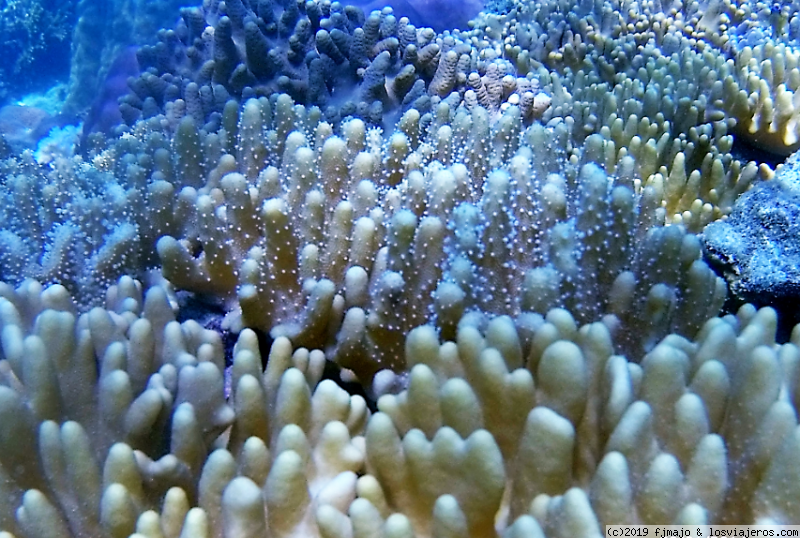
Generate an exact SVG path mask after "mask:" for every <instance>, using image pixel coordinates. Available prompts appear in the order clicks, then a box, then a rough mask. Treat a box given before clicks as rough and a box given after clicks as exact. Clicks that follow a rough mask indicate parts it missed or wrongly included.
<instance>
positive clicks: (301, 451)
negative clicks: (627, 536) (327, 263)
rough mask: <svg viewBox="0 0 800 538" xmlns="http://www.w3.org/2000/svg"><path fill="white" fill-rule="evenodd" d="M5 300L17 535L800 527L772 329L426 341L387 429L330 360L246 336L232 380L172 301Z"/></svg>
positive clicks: (763, 318)
mask: <svg viewBox="0 0 800 538" xmlns="http://www.w3.org/2000/svg"><path fill="white" fill-rule="evenodd" d="M0 297H2V298H0V324H2V334H3V339H2V346H1V347H0V349H1V350H2V354H3V355H2V356H3V360H2V361H0V367H2V368H1V371H2V380H3V385H2V387H0V416H1V417H2V419H3V425H4V427H3V429H2V430H0V471H2V473H3V480H2V482H0V484H1V485H2V493H3V495H2V496H0V499H2V503H3V504H2V506H0V528H2V529H3V530H4V531H5V534H3V536H6V537H9V536H16V537H17V538H27V537H30V538H34V537H36V538H38V537H41V536H82V535H92V536H101V535H102V536H120V537H127V536H135V537H136V538H141V537H143V536H147V537H150V536H194V537H209V538H210V537H215V536H220V537H229V538H234V537H237V538H240V537H242V536H254V537H255V536H264V535H279V536H306V537H348V536H359V535H365V534H364V533H366V532H367V530H369V533H370V534H369V535H370V536H381V537H392V536H408V537H413V536H419V537H422V536H443V535H444V536H475V537H478V536H497V535H498V534H497V533H498V532H499V533H502V535H503V536H529V537H530V536H566V535H569V536H578V537H581V536H586V537H590V536H600V535H601V531H600V529H601V525H605V524H615V523H666V522H678V523H685V524H705V523H710V522H725V523H731V522H744V521H759V522H762V523H764V522H774V523H794V524H797V523H798V520H797V517H798V514H800V510H798V507H799V506H800V491H798V489H797V484H798V482H797V480H796V472H797V469H798V467H797V457H798V454H800V446H798V434H797V431H798V430H797V415H796V411H795V409H796V405H797V388H796V387H797V380H798V372H800V369H799V368H798V366H800V351H798V347H797V341H798V334H797V331H796V334H793V337H792V342H791V343H786V344H783V345H778V344H776V343H775V340H774V337H775V324H776V317H775V313H774V311H772V310H770V309H763V310H760V311H756V310H755V309H753V308H752V307H745V308H743V309H741V310H740V311H739V313H738V315H737V316H727V317H725V318H715V319H711V320H710V321H708V322H707V323H706V324H705V325H704V326H703V327H702V330H701V331H700V333H699V335H698V338H697V340H695V341H691V340H687V339H685V338H681V337H678V336H676V335H671V336H669V337H667V338H665V339H664V340H663V341H661V342H660V343H659V344H658V345H657V346H656V347H655V348H653V349H652V351H650V352H649V353H647V354H646V355H644V356H641V357H638V356H637V357H632V358H634V359H636V360H637V362H638V361H639V360H640V362H638V363H637V362H630V361H629V360H626V358H625V357H623V356H620V355H616V354H615V353H614V352H615V343H614V340H613V338H612V336H611V333H610V332H609V329H608V327H607V326H606V325H605V324H603V323H597V322H595V323H591V324H587V325H583V326H579V324H578V323H576V321H575V320H574V319H573V318H572V316H570V314H569V313H568V312H567V311H565V310H563V309H553V310H550V311H549V312H548V313H547V315H546V316H545V317H544V318H541V319H540V321H539V324H538V326H536V327H531V326H530V325H528V324H527V323H526V322H523V321H522V320H521V319H520V318H518V319H517V320H514V319H512V318H510V317H508V316H499V317H496V318H494V319H493V320H492V321H491V322H489V323H488V324H485V325H484V324H479V325H475V323H474V321H475V320H474V319H472V320H470V319H467V318H465V319H464V320H462V323H460V324H459V329H458V334H457V336H456V338H455V340H454V341H450V342H440V340H439V338H438V337H437V334H436V331H435V330H434V329H433V327H431V326H421V327H418V328H416V329H414V330H413V331H411V332H410V333H409V334H408V336H407V339H406V341H405V361H406V368H408V370H409V371H410V374H409V378H408V388H407V389H405V390H403V391H401V392H399V393H398V394H396V395H385V396H383V397H382V398H381V399H380V400H379V401H378V409H379V411H378V412H376V413H370V411H369V410H368V409H367V407H366V405H365V402H364V400H363V399H362V398H360V397H359V396H350V395H348V394H347V393H346V392H345V391H343V390H342V389H341V388H339V387H337V386H336V385H335V384H334V383H333V382H331V381H329V380H326V381H320V377H321V373H322V366H323V364H324V361H325V358H324V353H323V352H321V351H320V350H309V349H306V348H298V349H293V346H292V345H291V344H290V342H289V341H288V340H287V339H286V338H284V337H280V338H277V339H276V340H275V341H274V343H273V344H272V346H271V349H270V350H269V357H268V359H267V367H266V369H262V353H266V350H261V349H260V348H259V344H258V340H257V338H256V335H255V334H254V333H253V332H252V331H250V330H245V331H243V332H242V333H241V334H240V336H239V338H238V341H237V343H236V345H235V348H234V359H233V364H232V366H231V367H230V368H229V369H227V370H226V371H225V372H224V373H223V356H222V353H223V352H222V348H221V342H220V340H219V337H218V335H217V334H216V333H214V332H212V331H208V330H204V329H202V328H201V327H199V326H198V325H197V323H195V322H192V321H186V322H183V323H178V322H177V321H175V313H176V312H175V310H174V308H173V307H172V306H171V302H170V290H169V288H164V287H161V286H154V287H151V288H150V289H149V290H148V291H147V292H146V294H145V295H143V294H142V288H141V285H140V284H139V283H138V282H136V281H134V280H132V279H130V278H127V277H126V278H122V279H120V281H119V282H118V283H117V284H116V285H115V286H113V287H111V288H110V289H109V292H108V295H107V299H106V306H105V308H99V307H98V308H94V309H92V310H91V311H89V312H88V313H85V314H82V315H79V316H77V315H76V314H75V313H74V312H75V305H74V304H73V303H72V302H71V299H70V297H69V295H68V293H67V292H66V290H65V289H64V288H63V287H62V286H59V285H54V286H51V287H49V288H46V289H42V287H41V286H40V285H38V284H36V283H35V282H32V281H26V282H25V283H23V284H22V285H21V286H20V287H18V288H17V289H13V288H11V287H9V286H4V287H2V289H0ZM521 323H522V324H521ZM226 380H227V381H226ZM226 384H228V385H229V386H230V387H231V394H230V396H229V397H228V398H226V393H225V386H226ZM31 454H36V455H37V457H34V458H32V457H31ZM665 493H668V494H665ZM17 508H18V509H17ZM445 531H448V532H449V534H442V533H443V532H445ZM8 533H13V534H8Z"/></svg>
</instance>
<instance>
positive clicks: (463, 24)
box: [350, 0, 483, 32]
mask: <svg viewBox="0 0 800 538" xmlns="http://www.w3.org/2000/svg"><path fill="white" fill-rule="evenodd" d="M350 3H351V4H353V5H356V6H358V7H360V8H362V9H363V10H364V12H365V13H367V14H369V13H370V12H371V11H372V10H376V9H377V10H380V9H382V8H384V7H386V6H389V7H391V8H392V9H394V12H395V13H396V14H397V16H398V17H408V20H409V21H410V22H411V24H413V25H414V26H417V27H426V26H427V27H430V28H433V29H434V30H436V31H437V32H444V31H445V30H454V29H459V30H466V29H468V28H469V21H471V20H472V19H474V18H475V16H476V15H477V14H478V13H480V11H481V10H482V9H483V2H482V1H481V0H465V1H462V0H356V1H354V2H350Z"/></svg>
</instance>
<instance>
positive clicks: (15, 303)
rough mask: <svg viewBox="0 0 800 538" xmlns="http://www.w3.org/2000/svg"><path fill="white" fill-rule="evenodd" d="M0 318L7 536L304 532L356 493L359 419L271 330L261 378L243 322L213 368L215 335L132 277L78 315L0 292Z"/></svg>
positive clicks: (35, 291) (317, 358)
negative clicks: (322, 512) (322, 509)
mask: <svg viewBox="0 0 800 538" xmlns="http://www.w3.org/2000/svg"><path fill="white" fill-rule="evenodd" d="M0 312H2V314H0V319H1V321H0V323H2V334H3V335H4V336H3V339H2V355H1V356H2V360H0V371H2V386H1V387H0V414H2V417H3V428H2V429H1V430H0V431H2V435H1V436H0V452H2V456H0V473H2V476H3V480H2V493H3V495H2V498H3V501H2V503H3V504H2V506H0V527H2V528H3V529H4V530H5V531H8V532H12V533H13V534H14V535H15V536H17V537H29V538H34V537H37V538H39V537H43V536H61V537H66V536H113V537H117V536H120V537H127V536H129V535H133V534H134V532H136V533H138V536H179V535H180V536H209V537H211V536H231V537H232V536H243V535H250V534H246V533H252V532H256V531H258V529H259V528H261V529H264V528H266V526H269V528H270V530H271V532H273V533H275V535H280V536H313V535H316V532H317V531H316V525H315V523H314V513H315V511H316V509H317V507H318V506H319V505H321V504H325V505H330V506H332V507H335V508H339V509H344V508H345V507H346V506H347V504H348V503H349V502H350V501H351V500H352V499H354V498H355V494H356V479H357V476H356V474H355V473H356V472H359V471H361V470H362V469H363V465H364V457H365V449H364V440H363V437H360V435H361V434H362V433H363V431H364V427H365V424H366V420H367V417H368V415H369V412H368V410H367V409H366V406H365V402H364V400H363V399H362V398H360V397H358V396H350V395H348V394H347V393H345V392H344V391H343V390H342V389H340V388H338V387H337V386H336V385H335V384H334V383H333V382H331V381H322V382H320V378H321V376H322V369H323V367H324V356H323V355H322V354H321V352H319V351H312V352H309V351H308V350H305V349H295V350H293V349H292V347H291V345H290V344H289V342H288V340H286V339H285V338H279V339H277V340H276V341H275V343H274V344H273V346H272V348H271V350H270V352H269V359H268V367H267V369H266V371H263V370H262V360H261V350H260V349H259V347H258V342H257V338H256V336H255V334H253V333H252V332H251V331H244V332H243V333H242V334H241V335H240V336H239V339H238V341H237V344H236V347H235V349H234V358H233V364H232V366H231V367H230V368H229V369H228V370H225V364H224V354H223V348H222V344H221V341H220V339H219V335H218V334H217V333H215V332H212V331H209V330H206V329H203V328H202V327H201V326H200V325H198V324H197V323H196V322H194V321H187V322H183V323H178V322H177V321H175V312H174V311H173V309H172V307H171V306H170V303H169V298H168V294H167V293H166V290H165V289H164V288H161V287H152V288H150V289H149V290H148V291H147V293H146V294H144V295H143V292H142V288H141V285H140V284H139V283H138V282H136V281H133V280H132V279H130V278H123V279H121V280H120V282H119V283H118V284H117V285H116V286H114V287H113V288H111V289H110V290H109V293H108V299H107V309H104V308H95V309H94V310H92V311H90V312H89V313H87V314H83V315H81V316H76V315H75V314H74V306H73V304H72V302H71V299H70V297H69V295H68V294H67V293H66V291H65V289H64V288H63V287H61V286H51V287H49V288H47V289H42V287H41V286H39V285H38V284H36V283H35V282H32V281H26V282H25V283H24V284H23V285H22V286H21V287H19V288H18V289H16V290H14V289H11V288H9V287H5V288H4V289H3V290H2V298H0ZM225 377H228V378H229V381H228V383H229V386H230V387H231V391H230V393H226V391H225V388H224V386H225ZM18 507H19V510H17V508H18ZM265 518H266V519H265ZM254 521H255V522H256V523H254ZM182 527H183V530H182V531H181V528H182ZM242 533H245V534H242Z"/></svg>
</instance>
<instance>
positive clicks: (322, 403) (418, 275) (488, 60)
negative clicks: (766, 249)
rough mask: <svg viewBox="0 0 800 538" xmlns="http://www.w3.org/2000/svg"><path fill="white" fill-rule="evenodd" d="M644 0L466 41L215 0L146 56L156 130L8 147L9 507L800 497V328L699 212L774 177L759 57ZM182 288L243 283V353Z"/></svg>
mask: <svg viewBox="0 0 800 538" xmlns="http://www.w3.org/2000/svg"><path fill="white" fill-rule="evenodd" d="M614 7H618V6H616V4H614V3H612V2H609V3H605V4H604V3H601V2H594V3H586V4H581V5H580V6H578V7H577V8H576V9H572V8H575V6H574V5H573V4H571V3H568V2H565V1H560V0H559V1H555V0H554V1H548V2H540V3H537V4H536V5H535V6H534V5H530V6H527V5H524V4H522V3H517V4H515V7H514V8H513V9H512V10H511V11H510V12H509V13H508V14H507V15H485V16H482V17H481V18H479V19H478V20H477V23H476V25H475V26H474V27H473V29H472V30H470V31H468V32H454V33H452V34H449V35H448V34H444V35H437V34H435V33H434V32H432V31H430V30H429V29H418V28H414V27H413V26H412V25H410V24H409V23H408V21H407V20H405V19H404V18H402V17H399V14H397V15H395V14H394V13H393V12H392V11H391V10H388V9H386V10H383V11H381V12H373V13H371V14H369V15H368V16H367V17H366V18H364V17H363V14H361V13H360V12H358V11H357V10H354V9H353V8H350V7H344V6H342V5H340V4H338V3H328V2H326V1H320V2H317V1H315V0H312V1H309V2H304V3H295V2H293V1H291V0H289V1H285V2H277V3H272V2H264V1H262V2H258V3H257V4H253V3H252V2H239V1H238V0H230V1H226V2H224V3H223V2H219V3H217V2H207V3H206V4H205V5H204V6H203V7H201V8H190V9H186V10H184V11H183V12H182V20H181V21H180V22H179V24H178V26H177V27H176V28H175V29H174V30H165V31H163V32H160V34H159V43H158V44H156V45H155V46H153V47H149V48H145V49H143V50H142V52H141V54H140V60H141V61H142V64H143V65H144V67H145V69H146V70H145V72H144V73H143V74H142V76H141V77H139V78H136V79H132V80H131V81H130V85H131V90H132V93H131V94H130V95H129V96H127V97H126V98H125V99H124V100H123V103H122V105H121V107H122V108H121V111H122V113H123V116H124V117H125V118H126V121H127V126H125V127H123V128H122V130H121V131H122V132H123V133H124V134H123V135H122V136H121V137H119V138H118V139H112V140H106V139H104V138H103V137H102V136H98V135H95V136H91V137H89V138H88V141H89V144H87V147H85V148H84V150H85V157H84V158H85V162H83V161H82V160H81V159H79V158H78V159H76V160H72V161H70V160H67V159H63V158H57V159H56V160H55V161H54V162H53V163H52V166H51V168H50V169H49V170H47V169H42V168H36V167H35V166H34V165H33V163H32V161H31V160H30V158H28V157H23V158H22V159H19V158H13V159H10V160H7V161H6V162H5V166H6V168H5V170H6V171H7V173H6V175H5V176H4V177H3V178H2V182H1V183H2V186H3V188H4V189H5V194H6V198H7V199H8V200H10V201H11V202H13V203H10V204H7V207H5V208H4V209H3V213H2V219H3V220H2V228H3V233H2V235H0V239H2V240H3V241H4V242H5V244H6V245H8V247H9V248H6V249H3V251H2V254H3V255H4V256H3V258H2V259H1V260H0V261H2V263H3V269H4V271H5V273H4V276H3V278H4V279H11V280H14V281H15V284H19V285H18V287H17V288H16V289H14V288H12V287H11V286H10V285H8V284H4V285H2V286H0V297H2V298H0V324H2V326H1V327H0V335H2V338H1V339H0V351H1V352H2V353H1V354H0V359H2V360H0V419H2V422H3V423H4V424H7V425H8V427H7V428H4V429H3V430H0V478H2V479H3V480H0V488H5V489H4V490H3V491H0V528H2V529H7V530H8V531H9V532H11V533H14V535H16V536H17V538H27V537H34V536H35V537H38V536H43V535H52V536H59V537H61V536H65V537H66V536H71V535H78V536H80V535H91V536H95V535H109V536H114V537H116V536H120V537H126V536H127V537H130V536H135V537H136V538H142V537H149V538H161V537H162V536H163V537H165V538H166V537H178V536H180V537H188V536H190V535H191V536H201V537H206V536H207V537H209V538H211V537H218V536H223V537H231V538H233V537H234V536H236V537H239V536H260V535H275V536H282V537H293V536H297V537H299V536H310V537H312V538H313V537H316V536H320V537H325V538H350V537H353V538H357V537H359V536H385V537H387V538H389V537H395V538H396V537H398V536H403V537H408V538H412V537H414V536H419V537H428V536H431V537H433V536H436V537H444V536H474V537H476V538H478V537H481V538H482V537H489V538H492V537H495V536H498V535H503V536H504V537H505V536H507V537H514V536H570V537H573V536H598V535H599V530H600V526H601V525H603V524H607V523H617V522H638V523H669V522H686V523H704V522H754V521H759V522H767V521H776V522H784V523H786V522H794V519H796V517H797V513H798V512H800V510H797V509H796V508H797V505H799V504H800V493H798V491H797V486H796V484H795V483H794V482H792V481H791V480H790V479H787V478H786V477H794V476H795V474H796V473H795V471H793V470H792V465H794V462H795V461H796V459H797V454H798V453H800V448H799V447H798V446H797V434H796V431H795V430H796V428H797V417H796V408H797V401H796V400H797V398H796V395H795V392H796V385H797V376H798V371H800V370H798V365H797V362H798V357H799V356H800V352H798V348H797V345H798V343H800V337H798V336H797V335H796V334H795V335H794V337H793V339H792V341H791V342H789V343H786V344H777V343H776V342H775V324H776V320H775V314H774V312H773V311H772V310H770V309H764V310H760V311H755V309H754V308H752V307H744V308H742V309H741V310H740V311H739V313H738V314H737V315H736V316H732V315H729V316H726V317H724V318H714V317H713V316H714V315H716V313H717V311H718V310H719V308H720V306H721V304H722V301H723V299H724V296H725V287H724V284H723V282H722V280H721V279H719V278H718V277H716V276H715V275H714V274H713V272H712V271H710V269H709V268H708V266H707V265H706V264H705V263H704V262H703V261H702V258H701V249H700V243H699V240H698V239H697V237H696V236H695V235H693V232H696V231H698V230H700V229H701V228H702V227H703V226H704V225H705V224H707V223H708V222H710V221H712V220H714V219H717V218H720V217H722V216H725V215H726V214H728V213H729V212H730V210H731V206H732V204H733V202H734V200H735V198H736V197H737V196H738V195H739V194H740V193H741V192H743V191H744V190H746V189H747V188H748V187H749V185H750V184H751V182H752V181H754V180H755V179H756V178H757V177H758V175H759V170H758V166H757V165H756V164H754V163H751V164H742V163H740V162H739V161H738V160H736V159H734V158H733V156H732V154H731V151H732V144H733V136H734V135H733V134H732V133H734V132H736V131H735V129H736V128H737V125H739V128H741V126H742V125H743V123H742V120H743V118H744V117H745V116H746V114H744V112H742V114H744V115H736V114H734V113H732V112H731V110H732V108H731V107H734V106H738V105H737V103H739V102H738V101H735V100H733V99H731V97H732V96H733V97H736V96H741V95H742V94H741V91H743V90H742V88H744V87H745V86H743V84H742V81H741V78H740V77H741V76H742V75H741V73H742V69H745V68H747V69H749V68H752V67H753V65H751V64H752V62H750V61H749V60H747V62H744V63H742V64H737V63H736V61H734V60H733V59H728V57H727V56H726V55H727V54H731V53H730V51H729V50H728V49H726V42H725V41H724V39H722V38H721V37H720V36H724V35H725V32H726V31H727V29H728V27H727V26H725V25H724V24H723V25H720V26H718V27H715V26H714V25H713V24H711V22H710V20H709V18H708V17H706V18H704V16H703V15H701V14H700V11H699V10H698V9H697V5H696V4H694V3H687V5H686V6H685V7H684V6H679V5H675V6H673V7H672V8H670V10H668V12H667V13H662V14H656V13H655V12H654V11H655V9H654V6H653V5H651V4H650V3H649V2H632V3H629V4H626V9H624V10H619V9H617V10H615V9H613V8H614ZM725 9H728V7H725ZM740 15H741V14H736V16H740ZM726 16H728V15H726ZM729 17H730V16H729ZM762 52H763V53H764V54H767V53H769V54H772V53H773V52H775V50H774V49H770V51H767V50H766V49H764V51H762ZM757 53H758V54H761V52H758V51H757ZM753 54H756V52H754V53H753ZM787 57H788V56H787ZM756 63H757V62H756ZM745 64H746V65H745ZM761 65H762V66H763V62H762V64H761ZM767 74H769V73H767ZM784 74H785V73H784ZM760 76H766V75H765V74H764V73H763V72H762V73H761V75H760ZM789 76H792V75H789ZM778 78H780V77H778ZM778 78H775V79H774V81H775V80H778ZM737 99H738V97H737ZM749 99H750V97H748V100H749ZM748 103H749V101H748ZM739 104H741V103H739ZM748 106H749V105H748ZM747 114H751V111H750V110H749V109H748V111H747ZM751 117H752V114H751ZM760 172H761V173H762V175H766V174H765V171H764V170H761V171H760ZM108 185H111V188H109V187H108ZM48 234H49V235H48ZM87 260H88V261H87ZM152 266H155V268H156V269H157V270H158V271H160V273H161V275H160V276H163V277H165V279H166V280H163V279H162V280H159V279H158V278H153V279H151V280H148V285H147V286H143V285H142V284H140V283H139V282H138V281H136V280H133V279H132V278H131V277H130V276H126V277H122V278H121V279H120V280H119V281H118V282H117V284H116V285H115V286H112V287H111V288H110V289H109V291H108V293H107V294H106V299H105V307H104V308H102V307H99V306H96V307H95V308H93V309H87V306H88V305H92V306H95V305H98V303H99V302H100V301H99V300H98V299H97V298H98V296H99V291H98V290H100V289H103V288H104V287H105V286H106V285H107V284H109V283H111V282H112V281H114V280H116V279H117V277H118V276H119V275H120V274H122V273H128V272H130V273H132V274H134V275H136V276H140V275H142V273H143V272H144V269H146V268H148V267H152ZM87 271H90V272H91V275H92V276H91V280H90V281H88V282H90V283H91V284H92V285H93V286H94V290H93V291H91V292H89V293H88V294H86V295H80V294H81V293H85V292H84V289H85V286H84V285H85V284H86V283H87V280H86V279H87ZM156 272H157V271H156ZM5 275H8V276H5ZM26 276H35V277H37V278H40V279H42V280H45V281H47V282H59V283H60V284H54V285H52V286H50V287H49V288H46V289H42V287H41V285H40V284H37V283H35V282H33V281H31V280H24V277H26ZM173 287H175V288H177V289H181V290H187V291H189V292H192V293H194V294H195V295H196V296H197V297H200V298H202V299H203V300H205V301H208V302H214V303H217V304H219V305H221V306H222V307H223V309H224V311H225V312H226V313H227V315H226V317H225V320H224V322H223V325H224V326H225V327H226V328H229V329H233V331H234V332H236V333H238V334H239V336H238V341H237V343H236V345H235V347H234V349H233V353H232V356H233V358H232V364H231V365H230V366H229V367H228V368H226V365H225V363H224V357H225V350H224V348H223V344H222V341H221V339H220V337H219V335H218V334H217V333H215V332H212V331H210V330H206V329H203V328H202V327H201V326H200V325H199V323H197V322H195V321H183V322H182V323H180V322H178V321H177V319H180V318H178V317H177V316H178V314H179V313H178V311H177V307H176V306H175V304H177V303H176V296H175V295H173ZM71 294H72V295H74V296H75V297H74V298H70V295H71ZM709 318H711V319H709ZM265 335H267V336H266V337H265ZM259 336H261V338H260V339H259ZM259 341H260V342H261V344H259ZM268 342H271V349H270V350H269V351H267V349H266V347H263V348H262V347H260V346H264V345H265V344H267V343H268ZM262 358H266V361H262ZM326 361H329V362H333V363H335V365H334V364H327V363H326ZM265 363H266V366H264V364H265ZM264 368H266V369H264ZM326 368H327V369H328V370H329V371H330V370H338V372H339V373H340V374H341V376H342V377H343V378H344V379H345V380H350V381H358V382H360V383H361V384H362V387H363V388H365V389H366V390H367V394H368V395H369V396H370V397H373V396H374V397H376V398H377V412H375V413H371V412H370V411H369V410H368V408H367V402H366V401H365V400H364V399H363V398H361V397H359V396H352V395H350V394H348V393H346V392H345V391H344V390H343V389H341V388H339V387H338V386H337V385H335V384H334V383H333V382H332V381H330V380H325V381H321V378H322V375H323V371H324V370H325V369H326ZM32 453H35V454H37V455H38V458H31V457H30V454H32ZM793 473H795V474H793ZM665 492H666V493H665ZM5 538H9V537H8V536H5Z"/></svg>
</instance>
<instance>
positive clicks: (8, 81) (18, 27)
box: [0, 0, 77, 104]
mask: <svg viewBox="0 0 800 538" xmlns="http://www.w3.org/2000/svg"><path fill="white" fill-rule="evenodd" d="M76 3H77V2H75V0H65V1H53V0H5V1H4V2H3V3H2V4H0V34H2V36H3V39H2V40H0V58H2V60H0V104H5V103H6V102H7V100H8V99H9V98H17V99H18V98H19V97H21V96H22V95H24V94H25V93H27V92H30V91H33V90H41V89H42V88H46V87H49V86H50V85H52V83H53V81H54V80H56V79H58V78H59V77H63V76H64V75H66V71H64V67H63V66H67V65H69V56H68V55H67V54H65V53H64V51H65V50H67V49H68V48H69V43H70V38H71V32H72V26H73V24H74V19H75V5H76Z"/></svg>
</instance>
